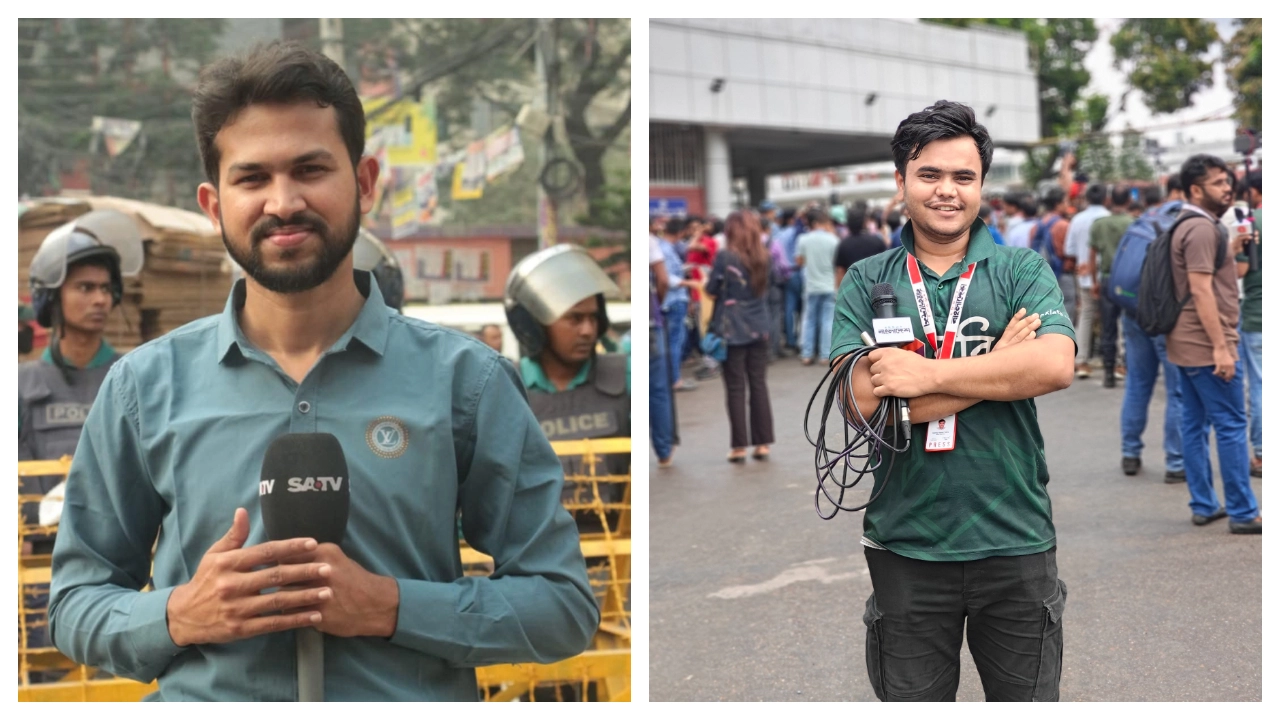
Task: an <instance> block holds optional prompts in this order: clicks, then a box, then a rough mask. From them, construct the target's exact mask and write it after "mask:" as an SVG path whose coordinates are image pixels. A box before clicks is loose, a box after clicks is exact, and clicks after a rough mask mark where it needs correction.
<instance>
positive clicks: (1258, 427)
mask: <svg viewBox="0 0 1280 720" xmlns="http://www.w3.org/2000/svg"><path fill="white" fill-rule="evenodd" d="M1240 362H1241V363H1242V364H1243V365H1244V369H1245V375H1247V376H1248V379H1249V444H1250V445H1252V446H1253V454H1254V456H1255V457H1262V333H1260V332H1245V331H1244V330H1241V331H1240Z"/></svg>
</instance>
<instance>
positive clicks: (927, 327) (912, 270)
mask: <svg viewBox="0 0 1280 720" xmlns="http://www.w3.org/2000/svg"><path fill="white" fill-rule="evenodd" d="M977 270H978V263H969V267H968V268H967V269H965V271H964V273H963V274H962V275H961V276H960V282H959V283H958V284H957V285H956V291H955V295H953V296H952V298H951V312H950V313H949V314H948V315H947V330H946V334H945V335H943V338H942V347H941V348H939V347H938V335H937V330H936V329H935V328H936V325H935V324H934V322H933V307H932V304H931V303H930V302H929V293H928V292H926V291H925V289H924V277H923V276H922V275H921V274H920V264H919V263H918V262H916V256H915V255H912V254H911V253H907V275H909V276H910V277H911V294H912V296H913V297H914V299H915V301H916V312H918V313H919V314H920V327H921V328H922V329H923V330H924V337H925V339H926V340H928V341H929V344H930V345H931V346H933V354H934V357H936V358H937V359H939V360H947V359H949V358H950V357H951V353H952V351H953V350H954V348H955V342H956V334H957V333H958V332H959V331H960V311H961V310H963V309H964V301H965V299H966V298H967V297H968V296H969V283H970V282H972V281H973V275H974V273H975V272H977Z"/></svg>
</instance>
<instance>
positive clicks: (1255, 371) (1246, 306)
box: [1236, 171, 1262, 477]
mask: <svg viewBox="0 0 1280 720" xmlns="http://www.w3.org/2000/svg"><path fill="white" fill-rule="evenodd" d="M1246 183H1247V189H1246V190H1245V192H1247V193H1248V194H1249V207H1252V208H1253V231H1254V232H1255V233H1256V234H1257V237H1258V259H1259V263H1258V267H1257V268H1256V269H1253V268H1249V264H1248V256H1247V255H1242V256H1240V257H1239V258H1236V259H1237V260H1238V261H1242V262H1241V264H1240V265H1239V266H1238V267H1239V268H1248V269H1247V270H1245V275H1244V299H1243V300H1241V301H1240V359H1241V360H1243V361H1244V362H1243V363H1242V364H1243V365H1244V369H1245V374H1246V375H1247V376H1248V378H1249V444H1250V445H1252V446H1253V456H1252V458H1251V459H1250V460H1249V474H1250V475H1252V476H1253V477H1262V263H1261V259H1262V172H1261V171H1254V172H1251V173H1249V177H1248V178H1246Z"/></svg>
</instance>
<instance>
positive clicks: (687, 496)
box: [649, 359, 1262, 701]
mask: <svg viewBox="0 0 1280 720" xmlns="http://www.w3.org/2000/svg"><path fill="white" fill-rule="evenodd" d="M821 376H822V371H821V370H819V369H818V368H817V367H816V366H815V367H809V368H806V367H802V366H801V365H800V364H799V363H798V362H796V361H795V360H794V359H784V360H780V361H778V362H776V363H774V364H773V365H771V366H770V368H769V384H770V388H771V394H772V395H771V396H772V398H773V407H774V418H775V424H776V427H777V434H778V444H777V445H776V446H775V447H774V453H773V459H772V460H770V461H767V462H751V463H749V464H748V465H746V466H739V465H731V464H729V463H727V462H725V460H724V456H725V453H726V452H727V451H728V445H729V431H728V421H727V419H726V415H725V410H724V394H723V385H722V383H721V382H720V380H719V379H713V380H711V381H708V382H703V383H702V384H701V386H700V387H699V388H698V389H696V390H693V391H691V392H685V393H681V394H680V395H679V396H678V400H679V403H680V406H679V409H680V424H681V432H682V435H683V444H682V445H681V446H680V447H679V448H678V449H677V451H676V455H675V466H674V467H673V468H671V469H668V470H659V469H658V468H657V462H656V460H655V459H653V458H652V453H651V459H650V478H651V485H650V487H651V490H650V568H649V578H650V579H649V603H650V606H649V607H650V614H649V618H650V624H651V629H650V667H649V696H650V699H652V700H772V701H799V700H874V699H875V695H874V693H873V692H872V690H871V685H870V683H869V682H868V680H867V671H866V663H865V659H864V642H865V631H864V627H863V625H862V612H863V606H864V603H865V601H866V598H867V596H868V595H869V594H870V592H871V580H870V578H869V576H868V575H867V568H866V562H865V560H864V559H863V555H862V548H861V546H860V545H859V542H858V541H859V538H860V537H861V527H862V525H861V523H862V516H861V514H860V513H859V514H856V515H855V514H849V513H841V514H840V515H839V516H837V517H836V519H834V520H829V521H824V520H820V519H819V518H818V516H817V514H816V513H815V512H814V508H813V495H814V488H815V479H814V472H813V450H812V448H811V447H810V446H809V445H808V444H807V443H806V442H805V439H804V434H803V431H802V429H801V416H802V414H803V412H804V405H805V403H806V402H807V401H808V398H809V395H810V394H811V393H812V392H813V388H814V387H815V386H816V384H817V382H818V380H819V379H820V378H821ZM1122 394H1123V388H1122V387H1119V388H1116V389H1114V390H1107V389H1104V388H1103V387H1102V383H1101V380H1100V379H1099V377H1098V374H1095V376H1094V378H1093V379H1091V380H1077V381H1076V382H1075V384H1074V385H1073V386H1072V387H1071V388H1069V389H1067V390H1065V391H1062V392H1059V393H1055V394H1053V395H1050V396H1048V397H1045V398H1041V399H1040V400H1039V401H1038V403H1037V405H1038V408H1039V416H1040V419H1041V430H1042V432H1043V433H1044V435H1045V437H1046V453H1047V455H1048V462H1049V468H1050V472H1051V475H1052V481H1051V483H1050V486H1049V488H1050V493H1051V496H1052V499H1053V510H1054V520H1055V524H1056V526H1057V531H1058V569H1059V574H1060V576H1061V578H1062V579H1063V580H1064V581H1065V582H1066V584H1067V586H1068V589H1069V600H1068V602H1067V608H1066V614H1065V627H1064V632H1065V638H1066V640H1065V642H1066V646H1065V650H1064V658H1063V663H1064V670H1063V676H1062V684H1061V696H1062V700H1064V701H1086V700H1087V701H1094V700H1111V701H1149V700H1165V701H1169V700H1196V701H1205V700H1218V701H1259V700H1261V699H1262V543H1261V538H1260V537H1258V536H1237V535H1230V534H1229V533H1228V532H1227V523H1226V521H1225V520H1223V521H1220V522H1217V523H1214V524H1212V525H1209V526H1207V527H1203V528H1199V527H1195V526H1193V525H1192V524H1191V520H1190V515H1191V511H1190V510H1189V508H1188V506H1187V500H1188V498H1187V491H1186V486H1185V485H1166V484H1164V482H1163V477H1164V467H1163V453H1162V452H1161V451H1160V450H1159V437H1160V427H1161V422H1162V418H1163V413H1164V405H1163V402H1164V399H1163V385H1162V384H1161V386H1160V388H1159V390H1158V391H1157V395H1156V398H1155V399H1154V400H1153V402H1152V408H1151V411H1152V414H1151V416H1152V418H1153V419H1154V420H1155V423H1154V425H1153V426H1149V427H1148V429H1147V434H1146V440H1147V442H1148V448H1147V450H1146V453H1145V457H1144V458H1143V459H1144V461H1145V462H1146V463H1147V466H1146V468H1145V469H1144V471H1143V472H1142V473H1140V474H1139V475H1137V476H1136V477H1126V476H1125V475H1123V474H1122V473H1121V472H1120V441H1119V425H1120V423H1119V408H1120V400H1121V396H1122ZM1153 444H1154V446H1155V448H1154V451H1153V447H1152V445H1153ZM869 480H870V478H868V482H869ZM1261 490H1262V485H1261V481H1260V480H1257V479H1255V480H1254V491H1255V492H1257V493H1258V494H1259V498H1260V499H1261ZM1219 493H1221V488H1220V486H1219ZM961 656H962V658H963V669H962V674H961V682H960V691H959V696H958V699H959V700H961V701H981V700H982V699H983V695H982V688H981V683H980V681H979V678H978V675H977V671H976V670H975V669H974V668H973V663H972V661H971V660H970V657H969V654H968V650H967V648H966V649H964V650H962V652H961Z"/></svg>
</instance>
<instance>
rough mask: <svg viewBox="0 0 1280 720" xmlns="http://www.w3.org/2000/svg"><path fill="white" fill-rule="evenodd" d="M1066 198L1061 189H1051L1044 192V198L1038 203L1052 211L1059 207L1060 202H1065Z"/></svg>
mask: <svg viewBox="0 0 1280 720" xmlns="http://www.w3.org/2000/svg"><path fill="white" fill-rule="evenodd" d="M1066 197H1067V194H1066V193H1065V192H1063V191H1062V188H1060V187H1051V188H1049V189H1048V190H1045V191H1044V197H1043V198H1041V200H1040V202H1041V203H1042V204H1043V205H1044V206H1045V207H1046V208H1048V209H1050V210H1052V209H1054V208H1056V207H1058V206H1059V205H1061V204H1062V201H1063V200H1065V199H1066Z"/></svg>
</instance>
